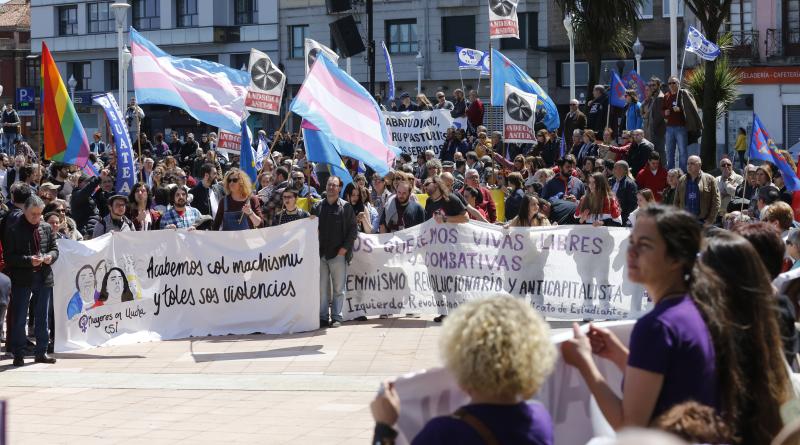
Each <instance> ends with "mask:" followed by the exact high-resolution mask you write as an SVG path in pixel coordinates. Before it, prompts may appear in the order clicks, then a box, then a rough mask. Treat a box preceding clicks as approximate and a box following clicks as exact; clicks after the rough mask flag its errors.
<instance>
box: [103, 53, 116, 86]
mask: <svg viewBox="0 0 800 445" xmlns="http://www.w3.org/2000/svg"><path fill="white" fill-rule="evenodd" d="M104 65H105V74H106V79H105V85H106V88H105V90H106V91H112V90H117V89H119V62H118V61H117V59H113V60H106V61H105V63H104Z"/></svg>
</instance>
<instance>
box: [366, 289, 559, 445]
mask: <svg viewBox="0 0 800 445" xmlns="http://www.w3.org/2000/svg"><path fill="white" fill-rule="evenodd" d="M442 329H443V331H442V336H441V340H440V344H439V348H440V351H441V353H442V357H443V359H444V363H445V367H446V368H447V369H448V370H449V371H450V372H451V373H452V375H453V377H454V378H455V380H456V382H457V383H458V386H459V387H460V388H461V389H462V390H464V392H466V393H467V394H468V395H469V396H470V399H471V400H470V403H469V404H467V405H464V406H462V407H461V408H459V409H457V410H456V411H455V413H454V414H452V415H450V416H443V417H436V418H434V419H431V420H430V421H429V422H428V423H427V424H426V425H425V427H423V429H422V431H420V432H419V434H417V436H416V437H414V439H413V441H412V442H411V443H412V444H460V445H472V444H475V445H478V444H489V443H501V444H518V445H525V444H531V445H545V444H548V445H549V444H552V443H553V423H552V420H551V418H550V414H548V412H547V410H546V409H545V408H544V407H543V406H542V405H541V404H539V403H529V402H528V400H530V399H531V398H532V397H533V396H534V395H535V394H536V392H537V391H538V390H539V388H540V387H541V385H542V383H544V381H545V379H547V377H548V376H549V375H550V373H551V372H552V370H553V363H554V360H555V347H554V346H553V344H552V343H551V342H550V338H549V334H550V329H549V327H548V326H547V323H545V321H544V319H543V318H542V317H541V316H540V315H539V314H537V313H536V311H534V310H533V309H532V308H531V306H530V304H528V303H526V302H525V301H524V300H523V299H521V298H514V297H511V296H497V297H494V298H487V299H480V300H472V301H469V302H467V303H465V304H463V305H461V306H459V308H458V309H457V310H455V311H454V312H453V313H452V314H450V316H449V317H448V318H447V321H446V322H445V324H444V327H443V328H442ZM371 409H372V416H373V417H374V418H375V422H376V426H375V439H374V440H373V442H372V443H381V444H393V443H394V438H395V437H397V432H396V431H395V430H394V429H393V428H392V425H394V424H395V423H396V422H397V418H398V411H399V409H400V406H399V399H398V397H397V393H396V391H395V389H394V387H393V385H392V384H391V383H387V384H386V386H385V391H384V393H383V394H381V395H379V396H378V397H377V398H376V399H375V400H374V401H373V402H372V404H371Z"/></svg>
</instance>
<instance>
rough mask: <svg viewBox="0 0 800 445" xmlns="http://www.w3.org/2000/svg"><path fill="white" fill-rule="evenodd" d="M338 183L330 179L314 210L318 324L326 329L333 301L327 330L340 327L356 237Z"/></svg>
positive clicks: (352, 216)
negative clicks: (316, 218)
mask: <svg viewBox="0 0 800 445" xmlns="http://www.w3.org/2000/svg"><path fill="white" fill-rule="evenodd" d="M342 185H343V183H342V180H341V178H339V177H336V176H331V177H330V178H328V183H327V185H326V186H325V199H323V200H322V201H320V202H318V203H317V204H316V205H315V206H314V210H313V212H311V213H312V214H313V215H315V216H316V217H318V218H319V256H320V258H319V262H320V276H319V295H320V299H319V323H320V327H323V326H328V304H329V302H328V300H329V299H331V297H332V299H333V304H332V307H331V310H330V318H331V322H330V327H332V328H336V327H339V326H341V324H342V321H344V319H343V318H342V305H343V304H344V285H345V278H346V277H347V263H349V262H350V259H351V258H352V257H353V243H354V242H355V240H356V237H357V236H358V229H357V228H356V216H355V213H354V212H353V206H351V205H350V203H348V202H347V201H345V200H343V199H340V198H339V192H340V191H341V190H342Z"/></svg>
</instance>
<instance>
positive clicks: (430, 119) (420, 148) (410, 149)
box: [383, 110, 467, 158]
mask: <svg viewBox="0 0 800 445" xmlns="http://www.w3.org/2000/svg"><path fill="white" fill-rule="evenodd" d="M383 118H384V119H385V120H386V127H387V128H388V129H389V131H390V132H391V133H392V142H393V143H394V145H395V146H397V147H400V149H401V150H403V153H408V154H410V155H411V156H412V157H415V158H416V157H417V156H419V155H423V154H425V151H426V150H433V152H434V153H435V154H436V157H437V158H438V157H439V153H440V152H441V151H442V149H444V144H445V139H446V138H447V129H448V128H450V127H453V128H456V129H458V128H464V129H466V128H467V120H466V118H464V117H460V118H453V117H451V116H450V111H448V110H433V111H401V112H398V111H384V112H383Z"/></svg>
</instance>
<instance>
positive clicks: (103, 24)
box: [87, 2, 117, 34]
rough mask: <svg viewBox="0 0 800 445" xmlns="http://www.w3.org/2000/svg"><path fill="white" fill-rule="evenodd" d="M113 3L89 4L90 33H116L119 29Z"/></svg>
mask: <svg viewBox="0 0 800 445" xmlns="http://www.w3.org/2000/svg"><path fill="white" fill-rule="evenodd" d="M109 5H111V2H95V3H89V4H88V5H87V6H88V12H89V33H92V34H94V33H101V32H114V31H115V30H116V29H117V25H116V22H115V21H114V13H113V12H112V11H111V8H109V7H108V6H109Z"/></svg>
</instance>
